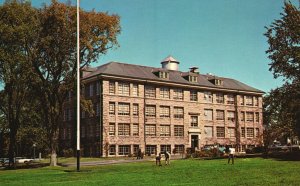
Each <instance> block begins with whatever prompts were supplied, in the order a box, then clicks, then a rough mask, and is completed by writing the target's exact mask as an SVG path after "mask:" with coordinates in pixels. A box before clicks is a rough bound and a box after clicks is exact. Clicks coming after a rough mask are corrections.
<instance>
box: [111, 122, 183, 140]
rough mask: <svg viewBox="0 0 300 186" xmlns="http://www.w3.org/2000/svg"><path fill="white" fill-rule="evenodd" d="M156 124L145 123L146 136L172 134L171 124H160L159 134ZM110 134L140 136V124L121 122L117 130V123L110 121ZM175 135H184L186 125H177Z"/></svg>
mask: <svg viewBox="0 0 300 186" xmlns="http://www.w3.org/2000/svg"><path fill="white" fill-rule="evenodd" d="M156 127H157V126H156V125H151V124H147V125H145V135H146V136H157V135H158V136H171V126H170V125H160V126H158V127H159V133H158V134H157V130H156ZM108 134H109V135H110V136H139V124H136V123H134V124H132V125H130V124H129V123H119V124H118V129H117V130H116V124H115V123H109V131H108ZM173 136H176V137H183V136H184V126H181V125H175V126H174V132H173Z"/></svg>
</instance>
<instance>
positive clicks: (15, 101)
mask: <svg viewBox="0 0 300 186" xmlns="http://www.w3.org/2000/svg"><path fill="white" fill-rule="evenodd" d="M36 22H37V12H36V11H35V10H34V9H32V8H31V6H30V4H28V3H20V2H18V1H16V0H14V1H13V0H12V1H7V2H6V3H4V5H3V6H0V82H2V83H3V84H4V90H3V91H2V92H1V95H0V102H1V106H0V109H1V110H2V113H4V116H5V119H6V122H7V123H8V128H9V159H10V165H11V163H12V162H13V158H14V154H15V147H16V134H17V131H18V128H19V127H20V123H21V121H20V120H21V115H22V113H23V110H22V109H23V108H24V104H25V103H26V99H27V98H28V96H29V89H30V86H29V84H30V82H32V81H34V80H33V78H34V76H33V73H32V71H31V69H32V68H31V63H30V59H29V56H28V52H27V50H26V48H27V45H28V44H29V43H31V42H33V41H34V39H35V33H34V32H33V30H35V25H36Z"/></svg>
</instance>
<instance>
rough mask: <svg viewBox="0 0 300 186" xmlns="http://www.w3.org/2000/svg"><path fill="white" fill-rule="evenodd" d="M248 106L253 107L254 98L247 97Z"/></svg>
mask: <svg viewBox="0 0 300 186" xmlns="http://www.w3.org/2000/svg"><path fill="white" fill-rule="evenodd" d="M246 105H248V106H253V97H252V96H246Z"/></svg>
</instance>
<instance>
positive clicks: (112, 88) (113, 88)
mask: <svg viewBox="0 0 300 186" xmlns="http://www.w3.org/2000/svg"><path fill="white" fill-rule="evenodd" d="M115 92H116V85H115V82H111V81H110V82H109V94H115Z"/></svg>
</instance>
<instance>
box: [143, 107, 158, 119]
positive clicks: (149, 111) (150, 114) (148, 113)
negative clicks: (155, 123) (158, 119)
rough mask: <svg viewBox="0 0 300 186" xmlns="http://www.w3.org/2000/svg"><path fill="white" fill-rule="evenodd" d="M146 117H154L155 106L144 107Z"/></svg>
mask: <svg viewBox="0 0 300 186" xmlns="http://www.w3.org/2000/svg"><path fill="white" fill-rule="evenodd" d="M145 110H146V117H155V115H156V106H155V105H146V109H145Z"/></svg>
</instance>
